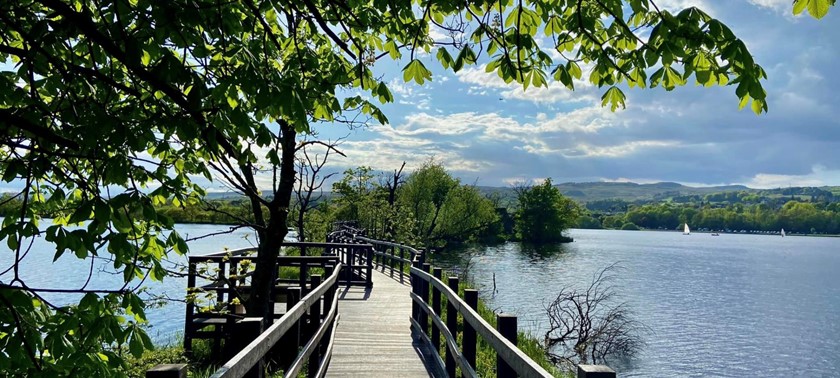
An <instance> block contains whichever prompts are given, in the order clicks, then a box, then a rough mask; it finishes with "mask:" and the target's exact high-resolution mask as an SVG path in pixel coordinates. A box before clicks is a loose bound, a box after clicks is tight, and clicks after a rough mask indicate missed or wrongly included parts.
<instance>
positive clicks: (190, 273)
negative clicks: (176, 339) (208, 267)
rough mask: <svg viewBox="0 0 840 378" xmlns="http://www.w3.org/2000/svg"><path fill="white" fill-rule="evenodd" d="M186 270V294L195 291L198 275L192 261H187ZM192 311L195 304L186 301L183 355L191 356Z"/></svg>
mask: <svg viewBox="0 0 840 378" xmlns="http://www.w3.org/2000/svg"><path fill="white" fill-rule="evenodd" d="M188 261H189V262H188V263H187V264H188V268H187V294H190V292H191V291H193V290H195V276H196V275H198V270H197V268H196V266H195V262H193V261H192V259H189V260H188ZM193 311H195V304H194V303H193V301H190V300H188V301H187V305H186V313H185V314H184V354H186V355H187V356H190V355H192V333H193V331H192V329H193V324H192V322H193Z"/></svg>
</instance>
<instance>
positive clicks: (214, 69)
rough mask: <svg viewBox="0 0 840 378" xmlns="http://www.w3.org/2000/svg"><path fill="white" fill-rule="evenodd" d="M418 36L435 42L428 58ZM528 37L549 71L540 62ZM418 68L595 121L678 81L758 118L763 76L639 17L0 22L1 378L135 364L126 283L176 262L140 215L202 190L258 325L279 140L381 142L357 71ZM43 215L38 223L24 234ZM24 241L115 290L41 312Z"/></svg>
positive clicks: (370, 74) (462, 9)
mask: <svg viewBox="0 0 840 378" xmlns="http://www.w3.org/2000/svg"><path fill="white" fill-rule="evenodd" d="M833 4H834V1H833V0H796V1H794V11H795V12H797V13H798V12H802V11H803V10H804V9H806V8H807V9H808V11H809V13H810V14H812V15H813V16H815V17H817V18H819V17H822V16H824V15H825V13H826V12H827V11H828V6H829V5H833ZM432 28H441V29H443V30H446V31H448V32H449V33H450V34H451V35H452V36H453V38H451V40H443V41H441V40H438V41H436V40H433V39H432V38H431V35H432V33H431V31H432ZM648 31H649V32H650V33H646V32H648ZM537 32H543V33H545V34H546V36H547V37H548V38H549V39H550V40H552V41H554V42H553V44H552V45H551V46H548V47H545V49H556V50H557V51H559V52H561V53H563V54H565V55H564V56H565V57H566V58H564V59H562V60H561V61H558V62H555V61H554V60H552V58H551V57H550V55H549V54H548V53H547V52H546V51H543V47H540V46H541V45H540V44H538V43H537V42H536V40H535V36H536V34H537ZM644 35H647V36H648V37H646V38H644V37H641V36H644ZM459 36H462V37H459ZM433 48H436V49H437V50H436V51H435V52H434V54H435V56H436V58H437V60H438V61H439V62H440V63H441V65H442V66H443V67H444V68H445V69H451V70H453V71H458V70H460V69H461V68H463V67H464V66H465V65H470V64H476V63H477V62H479V61H486V62H487V70H488V71H492V72H495V73H496V74H498V75H500V76H501V77H502V78H503V79H505V80H506V81H508V82H510V81H516V82H518V83H520V84H522V85H523V86H524V87H526V88H527V87H529V86H531V85H534V86H543V85H546V83H547V76H549V75H551V76H552V77H553V78H554V79H555V80H558V81H559V82H561V83H562V84H563V85H566V86H568V87H569V88H573V79H575V78H578V79H580V78H583V70H582V69H581V63H584V64H590V65H592V66H593V69H592V71H591V72H590V73H588V78H589V80H590V81H591V82H592V83H594V84H596V85H597V86H599V87H602V88H603V87H606V89H605V91H604V95H603V101H604V104H605V105H606V104H608V105H610V107H611V108H612V109H616V108H617V107H618V106H622V107H623V106H624V102H625V98H624V94H623V93H622V90H621V89H620V88H619V85H625V84H626V85H628V86H630V87H634V86H642V87H647V86H650V87H660V86H661V87H664V88H666V89H669V90H670V89H673V88H674V87H676V86H679V85H684V84H686V83H687V81H688V79H689V78H691V77H692V76H693V77H694V78H695V80H696V81H697V82H698V83H700V84H704V85H715V84H717V85H727V84H737V89H736V91H735V93H736V95H737V96H738V98H739V99H740V104H741V106H742V107H743V106H745V105H747V104H749V103H750V102H752V106H751V107H752V109H753V110H754V111H756V112H761V111H764V110H766V108H767V107H766V102H765V93H764V90H763V88H762V86H761V82H760V80H761V79H763V78H764V77H765V72H764V70H763V69H762V68H761V67H760V66H759V65H758V64H756V63H755V62H754V61H753V59H752V56H751V55H750V53H749V51H748V50H747V48H746V46H745V45H744V43H743V42H742V41H741V40H740V39H738V38H737V37H736V36H735V35H734V34H733V33H732V32H731V30H730V29H729V28H728V27H726V26H725V25H723V24H722V23H721V22H719V21H718V20H716V19H713V18H711V17H710V16H708V15H707V14H706V13H704V12H702V11H700V10H699V9H696V8H689V9H686V10H684V11H682V12H679V13H676V14H672V13H670V12H668V11H665V10H661V9H660V8H658V7H657V6H656V4H655V2H653V1H651V0H602V1H585V2H584V1H578V2H566V1H557V2H550V3H544V2H538V3H537V2H530V1H529V2H518V3H515V4H513V3H506V2H499V3H491V2H476V3H467V2H452V1H439V2H438V1H425V0H418V1H416V2H397V3H395V2H384V1H373V2H344V1H336V0H303V1H302V2H279V1H274V0H242V1H224V2H220V1H214V0H189V1H187V0H173V1H152V0H102V1H98V0H97V1H94V0H76V1H70V0H24V1H5V2H2V3H1V4H0V61H3V62H11V64H13V67H11V68H10V67H9V66H7V65H4V66H3V68H2V72H0V145H1V146H2V148H0V171H2V178H3V180H4V181H6V182H15V183H17V184H19V186H20V187H22V188H23V189H22V190H21V191H20V192H19V193H17V197H18V198H20V199H21V202H22V206H21V211H20V213H19V214H17V215H16V216H15V217H8V218H6V219H5V220H4V224H3V227H2V230H0V240H6V241H7V244H8V245H9V247H10V248H11V249H12V250H13V251H14V255H15V256H14V259H13V261H14V262H13V264H12V266H11V267H10V269H9V270H6V274H8V275H9V276H7V275H6V274H4V275H3V284H2V285H3V291H2V292H0V299H2V301H0V302H2V305H3V307H2V308H3V309H4V312H3V313H0V317H2V321H0V332H2V333H3V334H6V335H8V336H7V337H4V338H3V339H2V341H0V343H3V344H2V346H3V351H4V352H5V353H7V354H8V355H10V356H13V357H14V358H11V361H12V362H11V366H8V369H6V371H8V372H9V374H11V375H38V374H41V375H48V376H49V375H66V374H75V375H80V376H97V375H111V373H113V369H115V368H118V367H119V366H120V365H122V359H121V357H120V355H119V354H118V353H115V352H113V351H114V350H115V349H113V348H115V347H117V346H121V345H125V344H126V343H127V344H129V346H130V347H131V348H130V350H131V351H132V352H133V353H135V354H137V353H141V352H142V350H143V349H144V348H149V347H151V344H150V343H149V342H148V337H146V336H145V333H144V332H143V331H142V328H141V327H139V324H141V323H143V322H144V321H145V317H144V315H143V311H142V309H143V306H144V304H143V301H142V300H140V299H139V297H137V295H136V290H135V286H134V285H133V284H131V283H132V281H133V280H135V279H136V280H144V279H146V278H147V277H148V278H151V279H155V280H159V279H162V278H163V277H164V276H165V275H166V271H165V270H164V269H163V268H162V267H161V264H160V261H161V259H162V258H163V257H164V256H165V255H166V253H168V252H171V251H175V252H176V253H186V245H185V243H184V241H183V239H182V238H181V237H180V236H179V235H178V234H177V233H174V232H172V231H171V229H172V227H173V222H172V219H171V218H169V217H167V216H165V215H163V214H161V213H159V212H158V211H157V210H156V209H155V207H154V205H155V204H163V203H167V202H171V203H173V204H174V205H175V206H178V205H179V204H181V203H184V202H186V203H189V204H194V203H197V202H198V201H199V199H200V197H201V196H202V195H203V194H204V188H203V186H205V185H206V181H207V180H211V179H215V180H216V181H220V182H223V183H224V184H225V185H228V186H230V187H231V188H233V189H235V190H237V191H239V192H240V193H242V194H243V195H245V196H246V198H247V199H248V205H249V207H250V211H251V212H252V213H253V217H248V218H247V219H243V220H242V222H241V224H240V225H241V226H246V227H250V228H253V229H254V230H255V232H256V234H257V235H258V244H257V250H258V252H257V256H256V262H257V264H256V270H255V272H254V275H253V285H252V292H251V293H250V295H249V300H248V302H247V309H248V312H249V314H250V315H256V316H264V315H266V314H267V312H268V311H270V310H271V309H270V308H269V306H267V301H266V299H267V297H268V294H269V292H270V288H271V284H272V282H274V276H275V275H276V273H277V272H276V269H274V267H275V265H274V263H275V259H276V257H277V256H278V254H279V251H280V243H281V241H282V240H283V237H284V236H285V233H286V229H287V228H286V225H287V221H288V216H289V209H290V199H291V193H292V189H293V187H294V182H295V169H294V161H295V153H296V152H297V151H299V149H300V148H302V147H303V144H304V143H301V142H300V141H299V138H298V137H299V136H300V135H302V134H306V133H309V132H310V131H311V129H312V127H313V126H314V125H316V124H318V123H320V122H327V123H332V124H355V121H354V120H355V119H356V118H355V117H354V115H357V114H359V113H362V114H366V115H368V116H370V117H372V118H374V119H376V120H377V121H378V122H381V123H385V122H387V119H386V117H385V115H384V114H383V113H382V112H381V111H380V110H379V109H378V108H377V106H376V104H374V103H373V102H371V101H369V100H368V98H371V99H374V100H378V101H379V102H389V101H392V100H393V96H392V95H391V92H390V91H389V89H388V87H387V84H386V82H385V80H382V79H380V78H379V76H378V75H376V74H375V72H374V70H375V69H376V66H375V62H376V61H377V60H379V59H403V54H405V55H406V57H405V60H406V61H407V64H406V65H405V67H404V69H403V78H404V79H405V80H406V81H410V80H413V81H415V82H417V83H419V84H423V83H424V82H426V81H428V80H429V79H430V78H431V71H429V70H428V69H427V68H426V67H425V64H424V63H423V60H422V59H420V55H421V54H420V53H421V52H422V53H430V52H432V51H431V50H432V49H433ZM485 53H486V54H487V55H488V56H487V57H484V56H482V54H485ZM648 69H650V70H652V71H653V72H652V73H651V75H650V77H648V75H647V72H648ZM357 92H361V93H359V94H356V93H357ZM346 93H353V95H345V94H346ZM261 174H267V175H268V176H270V177H271V179H270V180H268V181H269V183H267V184H260V182H262V181H261V180H260V179H259V175H261ZM46 214H49V215H50V216H52V217H53V219H54V223H53V224H51V225H48V226H47V225H44V226H46V229H42V228H41V223H40V221H41V218H42V217H43V216H44V215H46ZM38 236H43V237H45V239H46V240H47V241H49V242H51V243H53V244H54V245H55V246H56V259H59V258H62V257H63V258H68V256H65V253H66V252H68V251H70V252H72V255H74V256H75V258H78V259H84V260H86V261H94V260H95V259H97V258H99V255H100V254H102V255H103V256H105V258H107V259H109V260H112V261H113V266H114V268H115V269H117V270H118V271H119V272H121V273H123V277H124V281H125V284H124V285H121V287H116V288H87V287H85V288H61V289H57V290H66V291H69V292H71V293H75V294H80V295H82V299H80V300H79V301H78V303H77V305H54V304H52V303H50V302H49V301H47V300H45V299H44V298H43V296H42V295H41V294H43V293H45V292H48V291H45V290H38V289H48V288H33V287H30V286H28V285H27V284H26V282H24V280H22V279H21V276H20V275H19V274H18V272H19V268H20V267H21V264H20V262H21V260H22V259H25V257H26V248H25V246H26V245H28V243H27V242H26V241H27V240H31V238H33V237H38ZM69 258H72V257H69ZM138 287H139V285H138ZM123 313H128V314H129V315H134V316H129V317H124V316H122V315H121V314H123ZM83 314H89V316H82V315H83ZM103 322H104V323H103ZM102 324H106V326H105V327H103V326H102ZM83 330H84V331H83ZM98 353H102V354H101V355H100V354H98ZM4 361H5V360H4Z"/></svg>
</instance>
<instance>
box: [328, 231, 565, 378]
mask: <svg viewBox="0 0 840 378" xmlns="http://www.w3.org/2000/svg"><path fill="white" fill-rule="evenodd" d="M339 232H340V234H341V235H342V237H343V239H340V240H342V241H343V242H346V243H352V242H353V241H356V242H362V243H367V244H371V245H373V247H374V250H375V252H374V255H375V256H377V257H378V258H379V260H377V261H376V263H377V265H378V266H380V267H382V268H383V271H384V269H385V266H388V267H390V268H391V271H392V277H393V271H394V270H395V269H396V270H398V271H399V276H400V280H402V277H403V270H404V269H403V266H407V267H410V269H409V272H410V278H411V299H412V301H413V307H412V316H411V326H412V329H413V330H414V331H415V332H416V334H417V335H418V337H419V338H420V339H421V340H422V341H423V342H424V343H426V344H427V346H429V349H431V350H433V351H435V355H434V361H435V364H437V365H438V369H439V370H440V371H443V372H446V374H447V375H448V376H450V377H455V373H456V366H457V367H459V368H460V369H461V374H462V376H464V377H477V376H478V374H477V373H476V371H475V366H476V348H477V345H478V342H477V337H476V336H477V335H478V336H481V337H482V338H483V339H484V340H485V341H486V342H487V343H488V344H489V345H490V346H491V347H492V348H493V350H495V351H496V360H497V362H496V373H497V376H498V377H515V376H517V375H518V376H521V377H551V376H552V375H551V373H549V372H548V371H546V370H545V369H543V368H542V367H541V366H540V365H539V364H537V363H536V362H534V360H532V359H531V358H530V357H528V356H527V355H526V354H525V353H524V352H522V351H521V350H519V348H517V347H516V338H517V333H518V331H517V326H516V317H515V316H511V315H504V314H502V315H498V316H497V324H498V327H499V329H494V328H493V326H491V325H490V324H489V323H488V322H487V321H486V320H484V319H483V318H482V317H481V315H479V314H478V312H477V308H478V291H476V290H470V289H467V290H465V295H464V296H465V298H461V297H459V296H458V289H459V280H458V278H457V277H448V282H447V283H444V282H443V280H442V278H443V277H442V275H443V270H442V269H440V268H432V267H431V265H429V264H425V254H424V253H423V251H422V250H417V249H414V248H412V247H409V246H406V245H402V244H398V243H392V242H388V241H382V240H374V239H370V238H367V237H364V236H360V235H361V234H363V232H360V230H358V229H352V228H348V227H346V226H345V227H343V230H342V231H339ZM384 251H390V253H385V252H384ZM395 251H398V252H395ZM397 253H398V254H397ZM403 264H404V265H403ZM397 267H399V268H397ZM430 273H431V274H430ZM442 295H443V296H444V297H445V298H446V306H447V309H446V314H447V315H446V319H445V320H444V319H443V317H442V316H443V315H442V312H443V311H442V310H443V308H442V305H441V299H442V298H441V296H442ZM459 317H460V318H461V322H462V324H463V330H464V331H463V337H462V342H461V345H460V346H459V343H458V319H459ZM429 320H431V323H430V322H429ZM441 336H442V337H443V342H444V343H445V344H444V345H445V346H446V348H445V354H444V357H443V358H442V357H441V356H440V355H439V354H438V353H437V351H439V350H440V346H441V344H440V343H441Z"/></svg>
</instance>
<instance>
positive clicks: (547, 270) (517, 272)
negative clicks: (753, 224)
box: [442, 230, 840, 377]
mask: <svg viewBox="0 0 840 378" xmlns="http://www.w3.org/2000/svg"><path fill="white" fill-rule="evenodd" d="M571 236H572V237H574V238H575V242H574V243H570V244H565V245H556V246H551V247H545V248H540V249H535V248H528V247H525V246H522V245H520V244H518V243H506V244H502V245H499V246H494V247H481V248H468V249H466V250H463V251H459V252H458V253H457V254H455V256H452V257H450V258H448V259H446V260H445V261H443V262H442V263H443V264H444V265H450V266H453V267H455V266H463V265H464V262H465V261H467V260H469V261H471V263H470V264H469V265H470V268H469V270H468V275H469V276H470V277H471V279H472V280H473V281H474V282H475V283H476V284H477V285H478V286H479V287H480V288H481V290H482V293H481V294H482V298H485V299H487V300H488V302H489V304H490V305H491V307H493V308H496V309H498V310H501V311H505V312H512V313H515V314H517V315H518V316H519V317H520V324H521V325H522V326H524V327H525V328H527V329H528V330H530V331H531V332H532V333H533V334H535V335H539V336H542V335H544V332H545V331H544V329H545V328H544V324H545V323H544V318H545V316H544V310H543V306H544V305H545V304H547V303H548V302H549V300H551V299H553V298H554V296H555V295H556V291H557V290H558V289H559V288H560V287H562V286H564V285H578V286H582V285H583V284H586V283H589V282H590V281H591V279H592V275H593V274H594V273H595V272H597V271H599V270H600V269H602V268H603V267H605V266H607V265H609V264H612V263H615V262H620V264H621V266H623V269H622V270H620V271H618V273H617V274H618V277H617V281H616V284H617V286H618V287H619V293H620V294H621V295H622V298H623V299H624V300H625V301H627V302H628V303H629V305H630V306H631V307H632V309H633V310H634V311H635V313H636V316H637V319H638V320H640V321H641V322H643V323H644V324H645V325H646V326H648V327H649V328H650V329H651V333H650V334H649V335H648V336H647V337H645V341H646V342H647V345H646V346H645V348H644V350H643V351H642V353H641V354H640V355H639V356H638V358H636V359H635V360H634V361H632V362H630V363H629V364H627V365H626V366H617V370H619V374H620V375H621V376H626V377H635V376H653V377H659V376H694V377H701V376H730V377H742V376H759V377H761V376H773V377H819V376H824V377H828V376H835V377H836V376H840V239H837V238H809V237H786V238H782V237H780V236H758V235H729V234H722V235H721V236H718V237H712V236H710V235H709V234H697V233H695V234H692V235H690V236H684V235H682V234H681V233H679V232H644V231H636V232H634V231H604V230H572V231H571ZM494 273H495V277H496V287H497V290H498V292H496V293H495V295H493V293H492V277H493V274H494Z"/></svg>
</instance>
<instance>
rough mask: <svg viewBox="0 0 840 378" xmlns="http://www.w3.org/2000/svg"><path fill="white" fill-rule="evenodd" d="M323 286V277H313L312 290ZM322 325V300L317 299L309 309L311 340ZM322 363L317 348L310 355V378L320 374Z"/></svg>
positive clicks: (309, 333)
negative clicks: (319, 369)
mask: <svg viewBox="0 0 840 378" xmlns="http://www.w3.org/2000/svg"><path fill="white" fill-rule="evenodd" d="M320 284H321V276H320V275H317V274H316V275H313V276H312V288H313V290H314V288H316V287H318V285H320ZM320 325H321V299H320V298H319V299H316V300H315V303H313V304H312V307H310V308H309V332H307V335H309V338H312V337H314V336H315V334H316V333H317V332H318V327H319V326H320ZM320 361H321V351H320V348H317V347H316V348H315V350H314V351H313V352H312V354H311V355H309V364H308V365H309V369H308V370H309V377H314V376H315V375H317V374H318V366H319V365H320V364H319V362H320Z"/></svg>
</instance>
